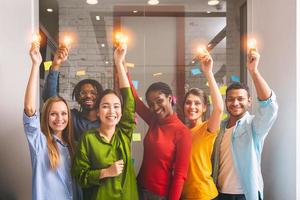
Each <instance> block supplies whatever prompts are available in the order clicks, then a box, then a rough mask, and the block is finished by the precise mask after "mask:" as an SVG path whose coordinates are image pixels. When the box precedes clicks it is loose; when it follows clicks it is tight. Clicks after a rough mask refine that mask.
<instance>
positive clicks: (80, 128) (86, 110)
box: [43, 46, 103, 141]
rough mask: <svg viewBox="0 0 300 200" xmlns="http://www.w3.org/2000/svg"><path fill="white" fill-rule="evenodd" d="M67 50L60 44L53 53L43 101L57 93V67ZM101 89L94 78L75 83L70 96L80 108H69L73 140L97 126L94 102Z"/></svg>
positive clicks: (64, 58) (65, 55)
mask: <svg viewBox="0 0 300 200" xmlns="http://www.w3.org/2000/svg"><path fill="white" fill-rule="evenodd" d="M68 52H69V48H68V47H66V46H60V47H59V49H58V50H57V51H56V53H55V56H54V59H53V62H52V66H51V68H50V71H49V74H48V76H47V78H46V82H45V87H44V91H43V99H44V101H46V100H47V99H48V98H50V97H52V96H56V95H57V84H58V78H59V69H60V66H61V64H62V63H63V62H64V61H65V60H66V59H67V57H68ZM102 91H103V88H102V86H101V84H100V83H99V82H98V81H96V80H92V79H84V80H81V81H80V82H78V83H77V84H76V86H75V88H74V90H73V93H72V97H73V99H75V100H76V101H77V102H78V104H79V105H80V110H77V109H75V108H74V109H71V113H72V115H71V116H72V122H73V127H74V139H75V141H79V139H80V137H81V135H82V133H83V132H84V131H87V130H89V129H92V128H98V127H99V119H98V117H97V109H96V107H97V106H96V102H97V99H98V98H99V96H100V94H101V93H102Z"/></svg>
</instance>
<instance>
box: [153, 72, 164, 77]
mask: <svg viewBox="0 0 300 200" xmlns="http://www.w3.org/2000/svg"><path fill="white" fill-rule="evenodd" d="M162 74H163V73H161V72H158V73H154V74H153V76H161V75H162Z"/></svg>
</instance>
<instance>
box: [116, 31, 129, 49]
mask: <svg viewBox="0 0 300 200" xmlns="http://www.w3.org/2000/svg"><path fill="white" fill-rule="evenodd" d="M115 43H116V46H119V45H124V44H125V45H126V44H127V43H128V36H127V35H124V34H123V33H120V32H119V33H116V35H115Z"/></svg>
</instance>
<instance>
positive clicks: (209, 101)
mask: <svg viewBox="0 0 300 200" xmlns="http://www.w3.org/2000/svg"><path fill="white" fill-rule="evenodd" d="M208 103H209V104H211V96H210V95H209V96H208Z"/></svg>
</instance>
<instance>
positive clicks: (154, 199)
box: [138, 185, 167, 200]
mask: <svg viewBox="0 0 300 200" xmlns="http://www.w3.org/2000/svg"><path fill="white" fill-rule="evenodd" d="M138 192H139V200H167V197H165V196H159V195H158V194H154V193H153V192H151V191H149V190H146V189H145V188H142V187H141V186H140V185H138Z"/></svg>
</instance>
